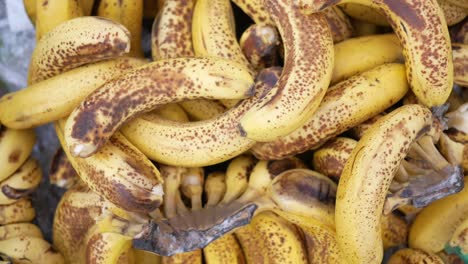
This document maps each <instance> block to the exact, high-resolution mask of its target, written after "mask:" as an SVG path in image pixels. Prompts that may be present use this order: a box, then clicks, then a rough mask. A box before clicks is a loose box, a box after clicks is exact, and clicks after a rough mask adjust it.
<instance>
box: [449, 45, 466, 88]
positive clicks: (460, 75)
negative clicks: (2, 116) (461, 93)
mask: <svg viewBox="0 0 468 264" xmlns="http://www.w3.org/2000/svg"><path fill="white" fill-rule="evenodd" d="M452 54H453V68H454V81H455V83H456V84H458V85H461V86H468V44H458V43H453V44H452Z"/></svg>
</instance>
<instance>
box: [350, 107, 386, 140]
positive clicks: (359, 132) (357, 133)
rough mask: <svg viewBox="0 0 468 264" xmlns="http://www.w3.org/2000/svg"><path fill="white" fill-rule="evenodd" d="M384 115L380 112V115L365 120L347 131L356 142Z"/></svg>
mask: <svg viewBox="0 0 468 264" xmlns="http://www.w3.org/2000/svg"><path fill="white" fill-rule="evenodd" d="M384 115H385V112H381V113H380V114H378V115H375V116H373V117H371V118H369V119H367V120H366V121H364V122H362V123H361V124H359V125H357V126H355V127H353V128H351V129H350V130H349V131H350V133H351V135H352V136H353V138H354V139H356V140H359V139H361V138H362V137H363V136H364V135H365V133H366V132H367V130H369V128H370V127H371V126H372V125H373V124H374V123H375V122H377V120H379V119H380V118H381V117H383V116H384Z"/></svg>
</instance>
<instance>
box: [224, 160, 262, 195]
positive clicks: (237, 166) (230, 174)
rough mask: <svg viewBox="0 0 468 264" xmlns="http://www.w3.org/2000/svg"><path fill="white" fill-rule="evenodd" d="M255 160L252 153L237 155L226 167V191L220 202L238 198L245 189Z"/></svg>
mask: <svg viewBox="0 0 468 264" xmlns="http://www.w3.org/2000/svg"><path fill="white" fill-rule="evenodd" d="M256 163H257V160H256V159H255V158H254V157H253V156H252V155H245V154H244V155H239V156H237V157H236V158H234V159H233V160H232V161H231V162H230V163H229V165H228V167H227V169H226V193H225V195H224V197H223V200H222V201H221V204H227V203H230V202H232V201H233V200H235V199H237V198H239V197H240V196H241V195H242V194H243V193H244V192H245V190H247V186H248V184H249V183H248V180H249V178H250V174H251V172H252V169H253V168H254V166H255V164H256Z"/></svg>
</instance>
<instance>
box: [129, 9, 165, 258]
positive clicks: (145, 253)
mask: <svg viewBox="0 0 468 264" xmlns="http://www.w3.org/2000/svg"><path fill="white" fill-rule="evenodd" d="M145 2H146V1H145ZM133 254H134V256H135V263H138V264H161V261H162V260H161V256H159V255H156V254H153V253H151V252H148V251H143V250H136V249H135V250H133Z"/></svg>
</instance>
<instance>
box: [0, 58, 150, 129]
mask: <svg viewBox="0 0 468 264" xmlns="http://www.w3.org/2000/svg"><path fill="white" fill-rule="evenodd" d="M145 63H146V61H145V60H142V59H135V58H118V59H114V60H108V61H103V62H98V63H95V64H89V65H84V66H81V67H78V68H76V69H72V70H70V71H67V72H65V73H62V74H59V75H57V76H55V77H52V78H49V79H47V80H44V81H41V82H38V83H36V84H32V85H30V86H28V87H27V88H25V89H21V90H19V91H16V92H12V93H9V94H6V95H4V96H3V97H2V98H0V121H1V123H2V124H4V125H5V126H8V127H11V128H16V129H25V128H31V127H36V126H40V125H44V124H46V123H49V122H52V121H56V120H59V119H61V118H64V117H66V116H68V115H69V114H70V113H71V112H72V111H73V109H74V108H75V107H76V106H78V105H79V103H80V102H81V101H83V100H84V99H85V98H86V96H88V94H90V93H91V92H92V91H94V90H96V89H97V88H98V87H99V86H101V85H103V84H104V83H105V82H107V81H109V80H111V79H113V78H115V77H117V76H118V75H120V74H122V73H124V72H125V71H127V70H130V69H132V68H136V67H139V66H142V65H144V64H145Z"/></svg>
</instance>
